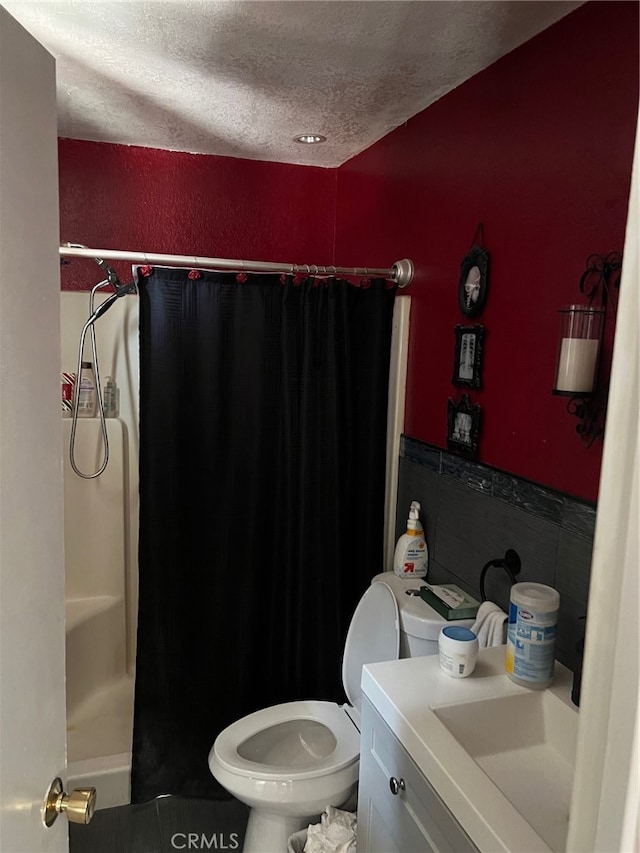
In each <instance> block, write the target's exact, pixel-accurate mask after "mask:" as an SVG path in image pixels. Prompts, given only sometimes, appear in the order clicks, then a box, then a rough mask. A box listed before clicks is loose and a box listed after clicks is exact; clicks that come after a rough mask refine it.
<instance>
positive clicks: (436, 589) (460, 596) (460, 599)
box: [420, 583, 480, 622]
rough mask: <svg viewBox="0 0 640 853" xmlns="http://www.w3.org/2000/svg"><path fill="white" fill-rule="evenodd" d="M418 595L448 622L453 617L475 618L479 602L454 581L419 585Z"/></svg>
mask: <svg viewBox="0 0 640 853" xmlns="http://www.w3.org/2000/svg"><path fill="white" fill-rule="evenodd" d="M420 597H421V598H422V599H423V601H426V602H427V604H428V605H429V606H430V607H433V609H434V610H435V611H436V612H438V613H439V614H440V615H441V616H444V618H445V619H446V620H447V621H448V622H452V621H453V620H454V619H475V618H476V616H477V614H478V608H479V607H480V602H479V601H476V599H475V598H473V596H471V595H469V594H468V593H466V592H465V591H464V590H462V589H460V587H459V586H456V584H454V583H443V584H438V585H437V586H436V585H434V586H433V587H432V588H431V589H430V588H429V587H428V586H421V587H420Z"/></svg>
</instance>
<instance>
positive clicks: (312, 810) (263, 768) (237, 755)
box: [209, 572, 452, 853]
mask: <svg viewBox="0 0 640 853" xmlns="http://www.w3.org/2000/svg"><path fill="white" fill-rule="evenodd" d="M387 581H389V583H387ZM398 582H399V583H398ZM418 585H419V584H414V586H418ZM410 586H411V584H408V583H407V582H406V581H405V580H404V579H401V578H396V577H395V575H393V573H392V572H384V573H383V574H382V575H377V576H376V577H375V578H374V581H373V582H372V584H371V586H370V587H368V589H367V590H366V592H365V593H364V595H363V596H362V598H361V599H360V601H359V603H358V606H357V607H356V610H355V612H354V614H353V617H352V619H351V624H350V625H349V631H348V633H347V639H346V641H345V647H344V656H343V660H342V680H343V684H344V689H345V693H346V696H347V699H348V700H349V704H347V705H342V706H341V705H338V704H336V703H335V702H322V701H299V702H285V703H283V704H281V705H274V706H272V707H270V708H264V709H263V710H261V711H256V712H255V713H253V714H249V715H248V716H246V717H243V718H242V719H240V720H237V721H236V722H235V723H232V724H231V725H230V726H228V727H227V728H226V729H224V731H222V732H221V733H220V734H219V735H218V737H217V738H216V740H215V743H214V744H213V746H212V748H211V751H210V753H209V769H210V770H211V773H212V774H213V776H214V777H215V778H216V779H217V780H218V782H219V783H220V784H221V785H222V786H223V787H224V788H226V789H227V791H229V793H231V794H233V796H234V797H236V798H237V799H239V800H241V801H242V802H244V803H246V804H247V805H248V806H249V807H250V809H251V811H250V813H249V822H248V824H247V831H246V834H245V841H244V847H243V853H286V850H287V839H288V838H289V836H290V835H293V833H295V832H297V831H298V830H299V829H302V828H304V827H306V826H307V825H308V824H309V823H313V822H315V821H316V820H317V819H318V816H319V815H320V814H321V813H322V812H323V811H324V810H325V809H326V808H327V806H330V805H331V806H338V807H339V806H343V805H344V804H345V803H347V802H348V801H350V800H351V801H352V800H353V797H354V795H355V792H356V787H357V781H358V771H359V764H360V708H361V701H362V694H361V690H360V679H361V677H362V667H363V666H364V665H365V664H367V663H376V662H378V661H388V660H395V659H396V658H398V657H400V656H401V652H400V644H401V636H400V635H401V629H400V616H399V608H400V610H405V609H408V610H410V611H411V615H410V616H409V619H408V622H407V625H408V626H409V627H410V628H411V630H412V631H414V632H415V630H416V628H415V626H416V625H417V624H418V623H419V622H420V619H421V618H422V619H424V620H425V621H426V622H428V623H429V628H428V630H426V633H427V634H428V635H429V637H431V636H433V641H431V640H428V641H427V640H426V639H425V638H424V637H423V638H422V639H423V640H424V642H423V644H422V645H421V646H420V647H419V651H418V654H436V653H437V650H438V645H437V637H438V633H439V631H440V628H441V627H442V626H443V625H444V624H445V621H444V620H443V619H442V617H441V616H440V615H439V614H437V613H436V612H435V611H434V610H432V609H431V608H430V607H429V606H428V605H427V604H426V603H425V602H424V601H423V600H422V599H420V598H418V599H417V600H415V599H414V598H412V597H411V596H406V595H405V592H406V590H407V589H409V587H410ZM449 624H452V623H449ZM403 633H406V632H405V631H403ZM423 633H424V632H423ZM405 646H406V647H407V648H408V643H407V640H406V637H405ZM416 648H417V646H416V645H415V644H414V653H415V650H416ZM404 656H409V654H406V655H404Z"/></svg>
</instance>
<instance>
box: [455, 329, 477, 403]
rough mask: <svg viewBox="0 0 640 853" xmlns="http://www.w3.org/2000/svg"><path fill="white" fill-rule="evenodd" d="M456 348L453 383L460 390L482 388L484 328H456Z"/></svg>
mask: <svg viewBox="0 0 640 853" xmlns="http://www.w3.org/2000/svg"><path fill="white" fill-rule="evenodd" d="M454 332H455V336H456V348H455V354H454V357H453V375H452V377H451V382H452V383H453V385H456V386H457V387H458V388H481V387H482V359H483V351H484V333H485V330H484V326H480V325H475V326H463V325H460V326H456V327H455V329H454Z"/></svg>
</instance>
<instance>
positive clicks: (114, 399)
mask: <svg viewBox="0 0 640 853" xmlns="http://www.w3.org/2000/svg"><path fill="white" fill-rule="evenodd" d="M102 407H103V409H104V416H105V418H117V417H118V386H117V385H116V383H115V381H114V380H113V378H112V377H111V376H107V380H106V382H105V383H104V388H103V390H102Z"/></svg>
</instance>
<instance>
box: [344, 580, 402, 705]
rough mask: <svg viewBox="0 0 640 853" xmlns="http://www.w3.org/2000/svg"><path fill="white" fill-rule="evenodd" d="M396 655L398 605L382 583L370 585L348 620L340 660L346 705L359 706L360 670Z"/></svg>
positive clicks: (397, 655)
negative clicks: (349, 622)
mask: <svg viewBox="0 0 640 853" xmlns="http://www.w3.org/2000/svg"><path fill="white" fill-rule="evenodd" d="M399 654H400V626H399V623H398V602H397V600H396V597H395V595H394V594H393V591H392V590H391V589H390V588H389V587H388V586H387V585H386V584H385V583H376V584H372V585H371V586H370V587H369V588H368V589H367V590H366V592H365V593H364V595H363V596H362V598H361V599H360V601H359V602H358V606H357V607H356V609H355V612H354V614H353V616H352V617H351V624H350V625H349V631H348V632H347V639H346V641H345V644H344V656H343V658H342V683H343V685H344V690H345V693H346V694H347V698H348V700H349V703H350V704H351V705H353V707H354V708H356V709H357V711H358V712H359V711H360V708H361V706H362V690H361V688H360V682H361V680H362V667H363V666H364V665H365V664H367V663H378V662H379V661H387V660H397V659H398V657H399Z"/></svg>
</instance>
